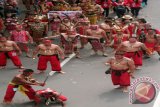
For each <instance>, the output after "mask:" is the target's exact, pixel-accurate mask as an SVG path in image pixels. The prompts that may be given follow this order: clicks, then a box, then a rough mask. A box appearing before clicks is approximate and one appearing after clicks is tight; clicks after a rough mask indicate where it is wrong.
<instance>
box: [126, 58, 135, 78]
mask: <svg viewBox="0 0 160 107" xmlns="http://www.w3.org/2000/svg"><path fill="white" fill-rule="evenodd" d="M127 65H128V67H129V74H130V76H131V77H132V78H135V77H134V76H133V73H134V70H135V64H134V61H133V60H132V59H130V60H128V61H127Z"/></svg>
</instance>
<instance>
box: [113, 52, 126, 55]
mask: <svg viewBox="0 0 160 107" xmlns="http://www.w3.org/2000/svg"><path fill="white" fill-rule="evenodd" d="M124 54H125V51H116V53H115V55H124Z"/></svg>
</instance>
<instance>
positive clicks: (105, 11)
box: [103, 8, 109, 17]
mask: <svg viewBox="0 0 160 107" xmlns="http://www.w3.org/2000/svg"><path fill="white" fill-rule="evenodd" d="M103 14H104V16H105V17H108V15H109V8H104V13H103Z"/></svg>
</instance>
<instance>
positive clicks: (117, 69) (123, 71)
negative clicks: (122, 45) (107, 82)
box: [106, 51, 135, 92]
mask: <svg viewBox="0 0 160 107" xmlns="http://www.w3.org/2000/svg"><path fill="white" fill-rule="evenodd" d="M124 54H125V52H124V51H116V53H115V57H113V58H110V59H109V60H108V61H107V62H106V65H110V73H111V78H112V82H113V85H119V86H120V87H118V88H122V90H123V92H128V86H130V77H133V73H134V70H135V66H134V62H133V60H131V59H129V58H127V57H124Z"/></svg>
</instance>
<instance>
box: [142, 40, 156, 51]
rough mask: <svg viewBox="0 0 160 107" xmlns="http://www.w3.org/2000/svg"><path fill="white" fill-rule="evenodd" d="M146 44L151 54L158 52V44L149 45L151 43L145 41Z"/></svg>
mask: <svg viewBox="0 0 160 107" xmlns="http://www.w3.org/2000/svg"><path fill="white" fill-rule="evenodd" d="M144 44H145V46H146V47H147V48H148V50H149V51H150V52H152V53H153V52H154V51H156V48H155V46H156V43H149V42H147V41H145V42H144Z"/></svg>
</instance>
